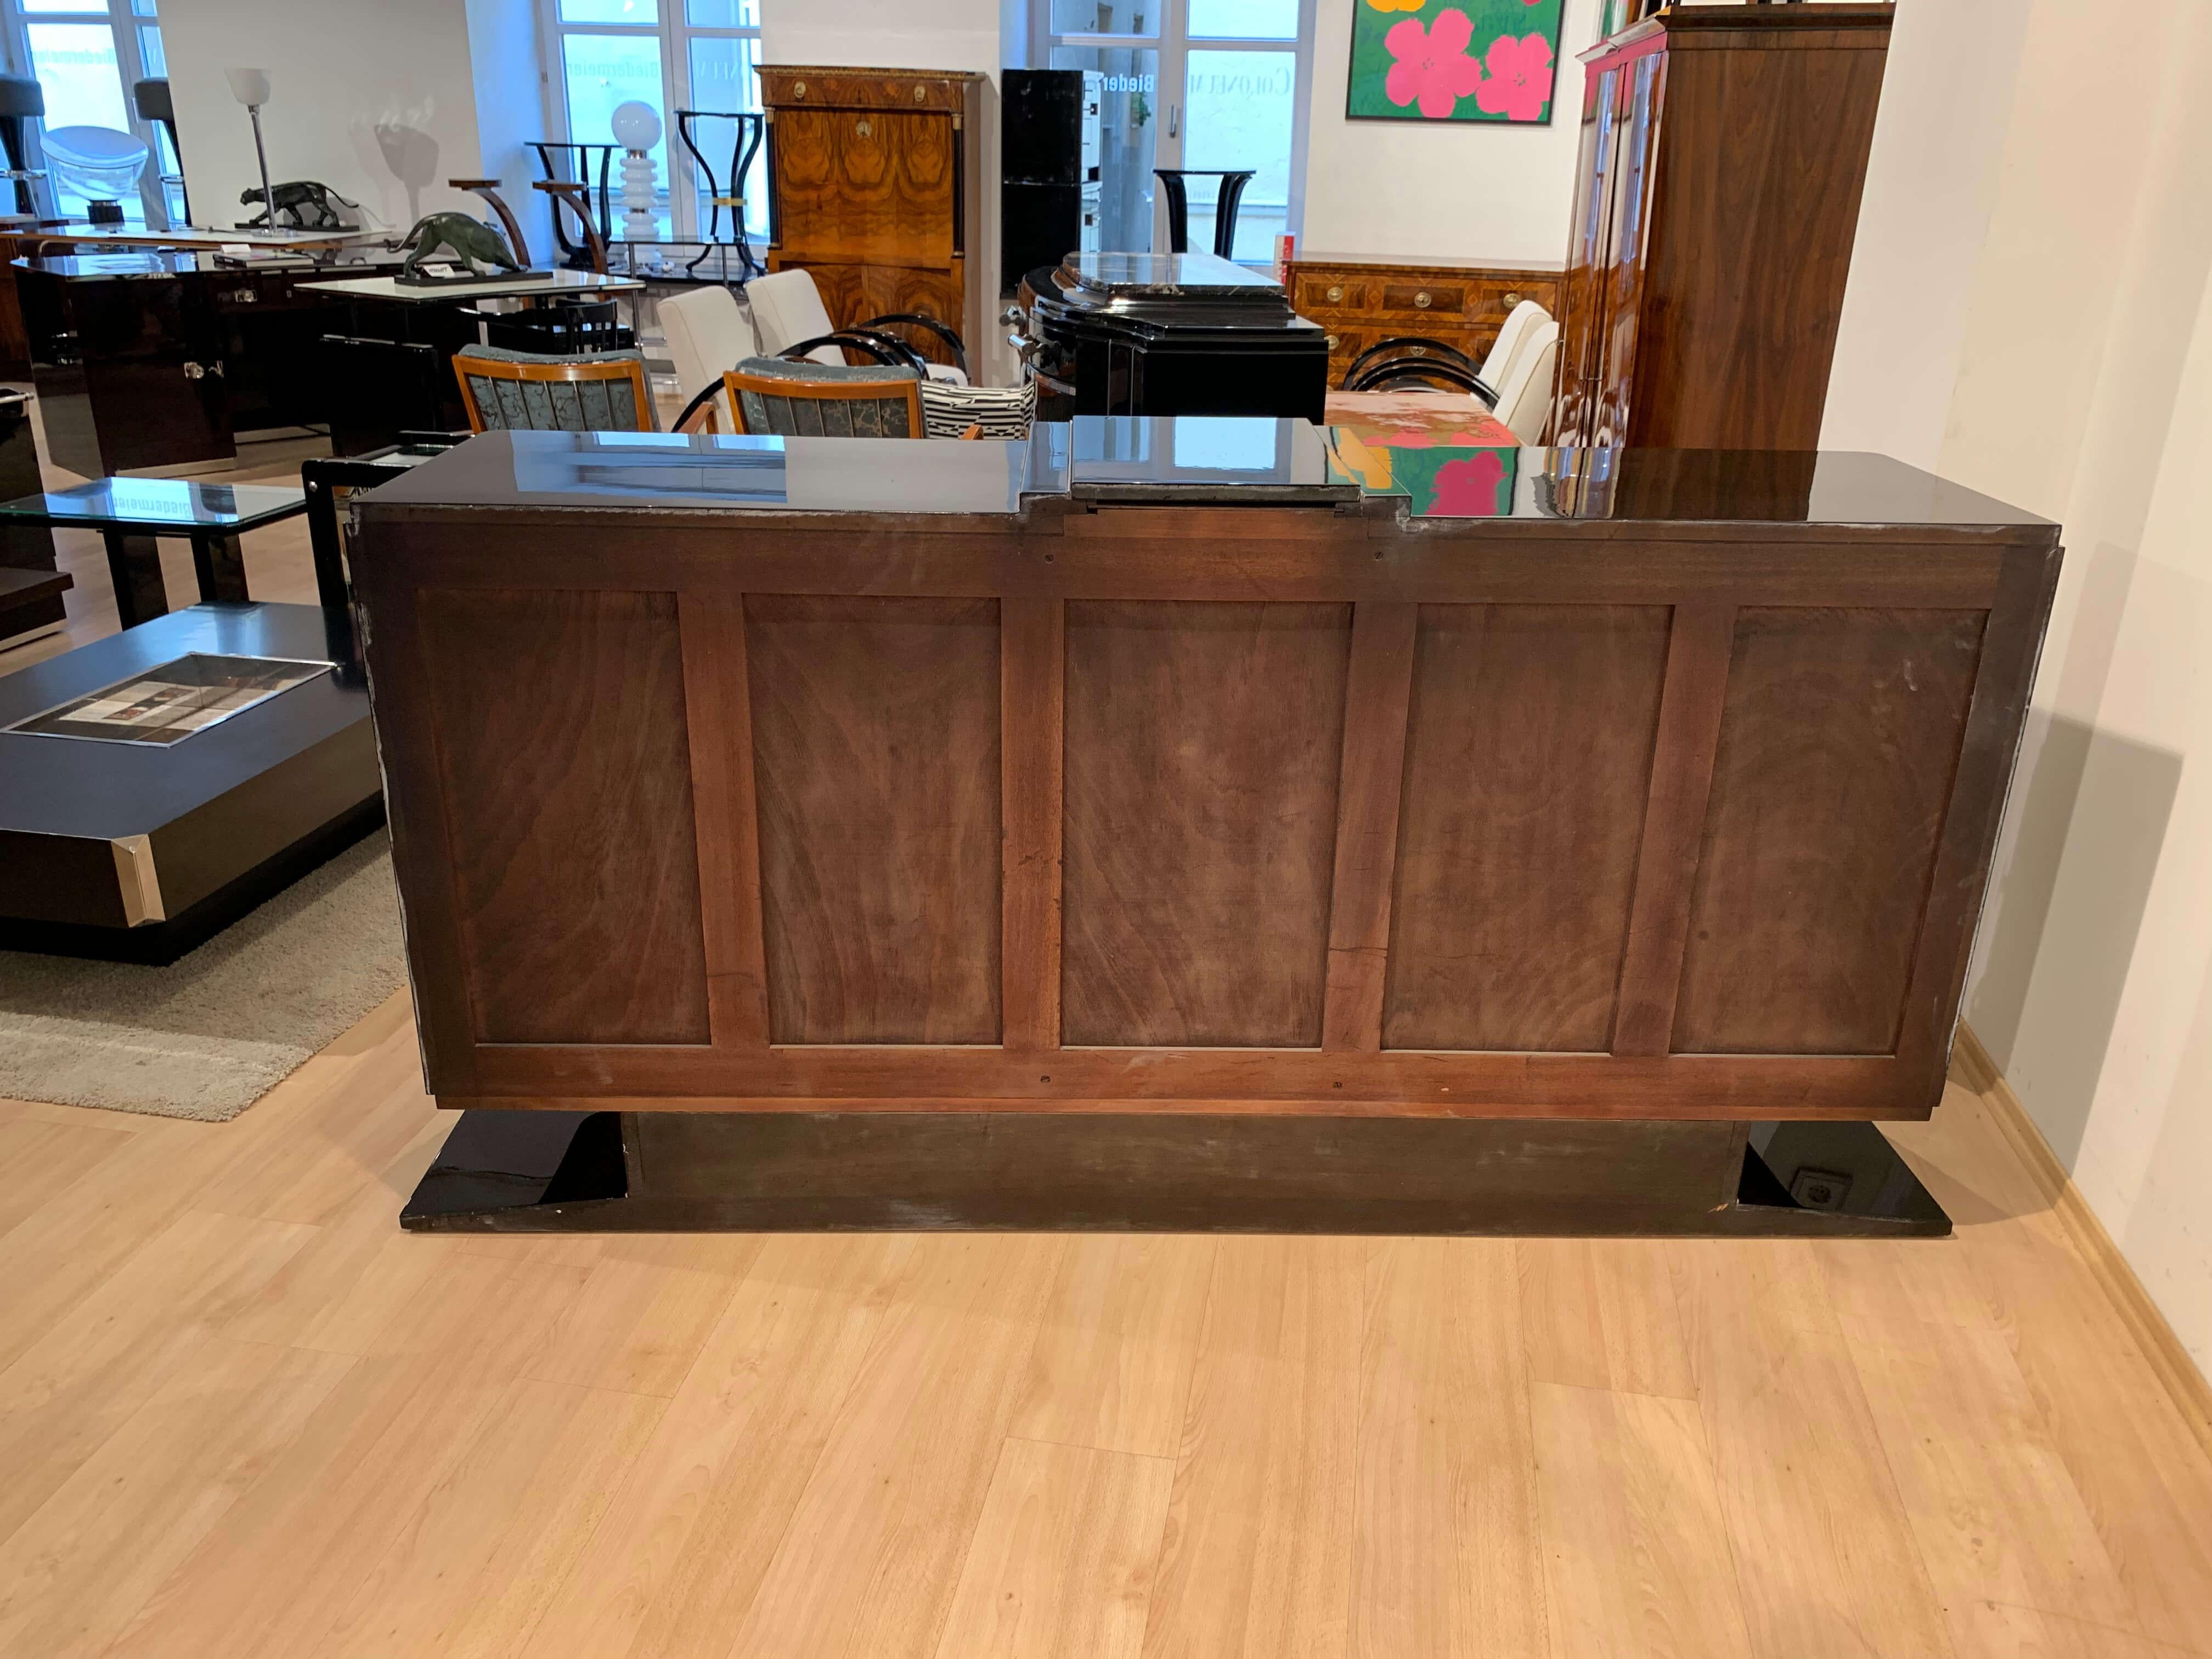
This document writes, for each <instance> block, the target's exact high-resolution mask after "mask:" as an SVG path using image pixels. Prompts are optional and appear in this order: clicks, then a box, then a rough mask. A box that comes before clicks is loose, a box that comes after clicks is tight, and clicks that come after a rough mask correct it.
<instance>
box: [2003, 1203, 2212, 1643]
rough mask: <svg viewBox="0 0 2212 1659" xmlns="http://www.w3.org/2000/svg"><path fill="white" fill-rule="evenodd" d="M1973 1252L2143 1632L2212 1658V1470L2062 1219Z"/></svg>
mask: <svg viewBox="0 0 2212 1659" xmlns="http://www.w3.org/2000/svg"><path fill="white" fill-rule="evenodd" d="M1964 1247H1965V1248H1966V1249H1967V1250H1968V1251H1970V1252H1971V1253H1972V1259H1973V1262H1974V1266H1975V1268H1976V1270H1977V1272H1978V1273H1980V1274H1981V1275H1982V1277H1983V1279H1984V1283H1985V1284H1986V1285H1988V1286H1989V1292H1990V1297H1991V1299H1992V1301H1994V1302H1995V1303H1996V1304H1997V1305H1998V1306H1999V1307H2001V1308H2002V1310H2003V1317H2004V1323H2005V1326H2006V1332H2007V1337H2008V1341H2009V1343H2010V1346H2011V1347H2012V1350H2013V1353H2014V1357H2015V1359H2016V1361H2017V1362H2018V1364H2019V1366H2020V1372H2021V1376H2022V1377H2024V1378H2025V1379H2026V1381H2027V1387H2028V1390H2029V1392H2030V1394H2031V1395H2033V1398H2034V1401H2035V1403H2036V1407H2037V1408H2038V1410H2039V1412H2040V1413H2042V1416H2043V1420H2044V1422H2045V1425H2048V1428H2049V1431H2050V1434H2051V1447H2052V1449H2053V1450H2054V1451H2055V1452H2056V1453H2057V1456H2058V1458H2059V1459H2060V1461H2061V1462H2063V1464H2064V1465H2065V1468H2066V1473H2067V1474H2068V1475H2069V1476H2070V1477H2071V1478H2072V1480H2073V1484H2074V1486H2075V1489H2076V1490H2077V1491H2079V1492H2080V1493H2081V1498H2082V1499H2083V1501H2084V1503H2085V1504H2087V1507H2088V1511H2089V1515H2090V1518H2091V1520H2092V1521H2093V1523H2094V1524H2095V1527H2096V1529H2097V1535H2098V1537H2099V1539H2100V1541H2102V1542H2103V1544H2104V1547H2105V1551H2106V1555H2107V1556H2109V1557H2110V1559H2111V1560H2112V1565H2113V1566H2114V1567H2115V1568H2116V1569H2117V1570H2118V1573H2119V1576H2120V1583H2122V1584H2123V1585H2124V1587H2125V1589H2126V1590H2127V1593H2128V1596H2129V1599H2130V1602H2131V1604H2132V1606H2133V1607H2134V1610H2135V1613H2136V1620H2137V1621H2138V1622H2139V1623H2140V1626H2141V1627H2142V1631H2143V1632H2144V1633H2145V1634H2146V1635H2148V1636H2149V1637H2150V1638H2152V1639H2153V1640H2154V1641H2160V1642H2166V1643H2168V1644H2172V1645H2175V1646H2180V1647H2197V1648H2199V1649H2203V1650H2212V1638H2208V1637H2207V1635H2206V1632H2207V1630H2208V1628H2212V1620H2208V1612H2212V1462H2208V1460H2207V1459H2206V1457H2205V1455H2204V1453H2203V1448H2202V1446H2201V1445H2200V1444H2199V1443H2198V1442H2197V1438H2196V1437H2195V1436H2194V1435H2192V1434H2191V1432H2190V1431H2189V1429H2188V1426H2187V1425H2185V1423H2184V1422H2183V1420H2182V1419H2181V1416H2180V1414H2179V1411H2178V1409H2177V1408H2176V1407H2175V1405H2174V1403H2173V1401H2172V1397H2171V1396H2169V1395H2166V1392H2165V1391H2164V1389H2162V1388H2160V1386H2159V1384H2158V1382H2157V1379H2156V1376H2155V1373H2154V1371H2153V1370H2152V1368H2151V1366H2150V1364H2149V1363H2148V1361H2147V1360H2146V1359H2145V1358H2144V1357H2143V1355H2142V1352H2140V1350H2138V1349H2137V1348H2136V1345H2135V1342H2134V1340H2133V1339H2132V1338H2131V1336H2130V1334H2129V1332H2128V1328H2127V1326H2126V1324H2125V1322H2124V1321H2123V1320H2122V1319H2121V1318H2120V1316H2119V1314H2118V1310H2116V1309H2115V1308H2114V1307H2113V1305H2112V1303H2111V1302H2110V1301H2109V1300H2107V1299H2106V1296H2105V1294H2104V1292H2103V1291H2102V1289H2101V1287H2100V1286H2099V1285H2098V1284H2097V1283H2096V1281H2095V1280H2094V1279H2093V1277H2092V1276H2091V1275H2090V1273H2089V1272H2088V1270H2087V1268H2086V1267H2083V1266H2082V1264H2081V1261H2080V1259H2079V1258H2078V1257H2077V1256H2075V1255H2074V1253H2073V1251H2072V1250H2071V1249H2069V1247H2068V1246H2067V1244H2066V1243H2065V1242H2064V1240H2063V1236H2062V1234H2061V1233H2060V1231H2059V1230H2058V1228H2057V1225H2056V1224H2055V1223H2051V1222H2050V1221H2049V1220H2048V1218H2036V1225H2028V1224H2025V1223H2022V1224H2015V1225H1991V1226H1989V1227H1985V1228H1981V1229H1977V1230H1975V1231H1974V1232H1973V1233H1972V1235H1971V1236H1969V1237H1967V1238H1966V1240H1965V1241H1964Z"/></svg>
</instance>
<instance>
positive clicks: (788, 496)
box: [125, 416, 2046, 528]
mask: <svg viewBox="0 0 2212 1659" xmlns="http://www.w3.org/2000/svg"><path fill="white" fill-rule="evenodd" d="M1334 436H1335V435H1334V433H1332V432H1328V431H1325V429H1323V428H1316V427H1312V426H1309V425H1308V424H1306V423H1305V422H1297V421H1271V420H1252V421H1247V420H1236V419H1221V418H1214V417H1204V418H1198V417H1188V418H1184V419H1181V420H1171V419H1166V418H1152V419H1127V418H1122V417H1114V416H1083V417H1081V418H1079V419H1077V420H1076V421H1074V422H1068V423H1052V422H1040V423H1039V425H1038V427H1037V428H1036V433H1035V435H1033V436H1032V438H1031V439H1030V441H1029V442H1027V443H1025V444H1024V443H1001V442H992V441H981V442H972V441H971V442H936V443H932V442H927V441H915V440H911V439H853V438H767V437H761V438H753V437H706V436H698V437H679V436H671V435H662V434H657V433H626V432H625V433H616V432H599V433H571V432H513V433H507V432H493V433H486V434H484V435H482V436H480V437H476V438H471V440H470V441H468V442H466V443H465V444H462V445H461V446H459V447H458V448H455V449H453V450H449V451H447V453H444V454H442V455H436V456H433V457H432V458H431V459H428V460H427V461H425V462H423V463H422V465H420V466H417V467H415V468H412V469H411V470H410V471H408V472H406V473H405V474H404V475H403V476H401V477H398V478H395V479H393V480H392V482H391V483H387V484H383V485H380V486H379V487H378V488H377V489H375V490H374V491H373V492H371V493H370V494H368V495H365V496H363V497H361V498H359V499H361V500H362V501H364V502H365V503H366V504H367V505H368V507H371V508H372V509H374V507H378V506H382V505H386V504H389V505H393V506H422V507H507V508H513V507H639V508H653V507H664V508H687V509H694V510H696V509H709V510H732V511H740V512H742V511H757V510H763V509H767V510H792V509H798V510H802V511H824V512H843V513H1015V512H1018V511H1019V510H1020V508H1021V506H1022V502H1023V500H1024V497H1029V498H1036V497H1051V496H1060V495H1075V496H1076V497H1078V498H1082V497H1085V496H1094V497H1096V496H1101V495H1104V496H1112V495H1116V494H1117V493H1121V488H1122V487H1124V486H1127V487H1133V488H1134V489H1136V490H1137V491H1138V492H1139V493H1141V494H1142V495H1143V496H1144V498H1145V499H1148V500H1164V501H1190V502H1191V503H1192V504H1194V505H1195V504H1198V503H1200V502H1202V501H1206V500H1209V499H1239V498H1241V499H1243V500H1248V501H1249V500H1256V499H1261V497H1259V496H1256V495H1252V494H1250V493H1249V491H1252V490H1255V489H1271V488H1276V487H1290V488H1291V489H1292V495H1291V496H1290V497H1289V498H1291V499H1298V498H1303V499H1305V500H1310V501H1315V502H1316V503H1320V502H1325V501H1331V500H1343V499H1347V498H1350V497H1352V496H1353V495H1358V494H1366V495H1380V496H1386V497H1397V498H1400V499H1401V500H1403V501H1405V503H1406V510H1407V512H1408V513H1410V514H1411V515H1413V516H1415V517H1421V518H1425V519H1428V520H1457V519H1462V518H1492V519H1512V520H1523V521H1526V520H1536V521H1543V520H1553V521H1557V520H1572V519H1578V518H1579V519H1607V520H1617V521H1642V522H1647V523H1709V524H1771V525H1775V526H1785V525H1801V526H1838V527H1844V526H1899V525H1906V526H1929V527H1934V528H1984V527H2001V528H2017V527H2023V526H2045V523H2046V521H2045V520H2041V519H2039V518H2037V517H2035V516H2034V515H2033V513H2024V512H2021V510H2019V509H2018V508H2016V507H2008V506H2006V505H2005V504H2004V503H2003V502H2002V501H1995V500H1992V499H1991V498H1990V497H1989V496H1987V495H1980V494H1978V493H1977V492H1976V491H1973V490H1971V489H1966V488H1964V487H1963V486H1960V485H1958V484H1954V483H1948V482H1946V481H1945V480H1943V479H1941V478H1938V477H1935V476H1933V475H1932V474H1929V473H1926V472H1923V471H1919V470H1918V469H1917V468H1915V467H1911V466H1907V465H1905V463H1903V462H1902V461H1896V460H1892V459H1889V458H1888V457H1887V456H1881V455H1869V454H1860V453H1820V454H1814V453H1801V452H1788V451H1781V452H1764V451H1720V450H1710V451H1695V450H1692V451H1680V450H1612V451H1571V450H1553V449H1510V448H1504V449H1498V448H1465V449H1456V450H1455V449H1453V448H1451V447H1448V446H1437V445H1425V446H1422V447H1417V448H1409V449H1406V450H1400V451H1396V452H1394V453H1396V454H1398V455H1403V456H1418V457H1420V458H1421V459H1423V461H1424V462H1425V464H1426V465H1429V467H1430V468H1431V471H1433V470H1434V469H1435V465H1436V464H1437V461H1439V460H1442V462H1443V465H1446V466H1449V465H1451V464H1452V463H1453V461H1455V460H1462V461H1464V462H1465V463H1467V464H1468V465H1469V467H1470V468H1471V470H1473V471H1479V472H1480V474H1481V476H1482V477H1483V479H1484V480H1485V484H1486V491H1487V494H1486V495H1483V496H1481V497H1480V500H1479V501H1477V498H1476V496H1475V495H1474V494H1473V493H1472V492H1468V491H1463V490H1455V489H1446V490H1443V491H1441V492H1436V493H1435V494H1434V495H1433V496H1432V498H1430V499H1427V500H1425V501H1424V500H1420V499H1419V498H1417V497H1413V496H1410V495H1408V492H1407V489H1405V488H1403V487H1402V486H1401V485H1397V484H1394V483H1392V482H1390V481H1389V480H1387V479H1376V478H1370V477H1358V478H1357V479H1356V480H1355V478H1354V477H1351V476H1347V474H1346V471H1345V470H1344V469H1342V468H1341V467H1334V468H1332V469H1331V471H1330V472H1329V473H1328V474H1326V475H1324V474H1322V473H1320V472H1317V471H1316V469H1315V465H1314V464H1315V462H1316V459H1322V458H1323V456H1324V449H1323V446H1325V445H1329V444H1333V443H1334ZM1401 470H1403V469H1401ZM125 482H136V481H125ZM1276 498H1277V499H1280V498H1283V497H1276ZM1470 501H1475V502H1476V505H1474V506H1472V507H1470V506H1469V505H1468V503H1469V502H1470Z"/></svg>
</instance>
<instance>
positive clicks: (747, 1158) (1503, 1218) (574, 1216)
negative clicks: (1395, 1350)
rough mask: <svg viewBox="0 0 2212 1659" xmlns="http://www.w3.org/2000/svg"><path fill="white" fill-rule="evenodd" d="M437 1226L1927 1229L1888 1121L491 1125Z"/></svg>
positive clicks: (492, 1120)
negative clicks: (1886, 1133) (1886, 1129)
mask: <svg viewBox="0 0 2212 1659" xmlns="http://www.w3.org/2000/svg"><path fill="white" fill-rule="evenodd" d="M400 1224H401V1225H402V1226H404V1227H406V1228H407V1229H409V1230H410V1231H492V1232H761V1231H769V1232H776V1231H1101V1232H1251V1233H1339V1234H1346V1233H1370V1234H1449V1235H1469V1236H1474V1235H1539V1236H1541V1235H1554V1236H1565V1237H1576V1236H1607V1235H1613V1236H1650V1237H1667V1236H1677V1237H1696V1236H1706V1237H1729V1236H1738V1237H1741V1236H1753V1235H1771V1236H1783V1237H1873V1238H1888V1237H1936V1236H1941V1235H1942V1234H1946V1233H1948V1232H1949V1231H1951V1223H1950V1218H1948V1216H1946V1215H1945V1214H1944V1213H1943V1211H1942V1207H1941V1206H1938V1205H1937V1204H1936V1201H1935V1200H1934V1199H1933V1198H1931V1197H1929V1194H1928V1191H1927V1189H1926V1188H1923V1186H1922V1185H1921V1184H1920V1182H1919V1181H1918V1180H1917V1178H1916V1177H1915V1176H1913V1174H1912V1172H1911V1170H1910V1169H1909V1168H1908V1167H1906V1165H1905V1162H1904V1160H1903V1159H1902V1158H1899V1157H1898V1155H1897V1153H1896V1152H1895V1151H1894V1150H1893V1149H1892V1147H1891V1146H1890V1145H1889V1142H1888V1141H1887V1139H1885V1138H1884V1137H1883V1135H1882V1133H1881V1131H1880V1130H1879V1129H1877V1128H1876V1127H1875V1126H1874V1125H1872V1124H1870V1123H1851V1122H1844V1123H1790V1124H1746V1123H1707V1122H1694V1123H1674V1122H1589V1121H1522V1120H1506V1121H1486V1120H1476V1119H1436V1118H1384V1119H1374V1118H1312V1117H1227V1116H1224V1117H1212V1116H1195V1115H1192V1116H1183V1115H1144V1116H1137V1115H1110V1116H1109V1115H1102V1116H1087V1115H1062V1114H1015V1113H1004V1112H999V1113H983V1112H954V1113H881V1112H878V1113H769V1114H738V1113H694V1112H647V1113H615V1112H540V1111H487V1110H472V1111H467V1112H464V1113H462V1114H461V1115H460V1118H459V1121H458V1122H457V1123H456V1124H455V1126H454V1128H453V1133H452V1134H451V1135H450V1136H449V1137H448V1138H447V1142H446V1146H445V1148H444V1150H443V1151H442V1152H441V1153H440V1154H439V1157H438V1160H437V1162H436V1163H435V1164H433V1165H432V1166H431V1169H430V1170H429V1173H428V1174H427V1175H426V1176H423V1178H422V1182H421V1184H420V1185H419V1186H417V1187H416V1189H415V1192H414V1194H413V1196H411V1197H410V1199H409V1200H408V1201H407V1204H406V1206H405V1208H404V1210H403V1211H402V1212H401V1214H400Z"/></svg>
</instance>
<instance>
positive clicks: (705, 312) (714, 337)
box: [660, 283, 803, 432]
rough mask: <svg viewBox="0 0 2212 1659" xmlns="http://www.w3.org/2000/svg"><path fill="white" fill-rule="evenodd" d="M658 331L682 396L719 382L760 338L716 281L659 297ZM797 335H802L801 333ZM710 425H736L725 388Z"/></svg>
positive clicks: (756, 351)
mask: <svg viewBox="0 0 2212 1659" xmlns="http://www.w3.org/2000/svg"><path fill="white" fill-rule="evenodd" d="M660 328H661V332H662V333H664V334H665V335H666V336H667V337H668V355H669V356H670V358H671V360H672V361H673V362H674V363H675V365H676V382H677V386H678V389H679V390H680V391H681V392H683V394H684V399H685V401H687V402H689V401H690V399H691V398H696V397H697V396H698V395H699V394H700V393H701V392H703V391H705V390H706V389H707V388H708V386H720V384H721V383H722V374H723V371H724V370H726V369H732V368H736V367H737V366H738V364H739V363H741V362H744V360H745V359H746V358H748V357H757V356H759V355H760V349H761V348H760V342H759V341H758V340H757V339H756V338H755V337H754V334H753V325H752V324H751V323H750V322H749V321H747V320H746V318H745V313H744V310H743V308H742V307H739V306H738V296H737V295H734V294H732V293H731V292H730V290H729V289H726V288H724V287H722V286H721V285H720V284H719V283H716V284H714V285H711V286H708V287H706V288H695V289H690V290H688V291H687V292H685V293H682V294H674V295H670V296H669V297H668V298H666V299H665V300H663V301H661V302H660ZM801 337H802V338H803V336H801ZM714 410H715V415H716V417H717V428H716V429H717V430H719V431H722V432H735V431H738V430H739V428H738V422H737V417H736V416H735V414H734V413H733V412H732V410H731V408H730V399H729V395H728V393H726V392H725V393H724V394H723V395H722V396H721V397H720V398H717V399H716V400H715V404H714Z"/></svg>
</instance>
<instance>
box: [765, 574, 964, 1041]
mask: <svg viewBox="0 0 2212 1659" xmlns="http://www.w3.org/2000/svg"><path fill="white" fill-rule="evenodd" d="M745 641H746V654H747V659H748V667H749V671H750V686H751V701H752V718H753V757H754V774H755V794H756V799H757V804H758V807H759V811H760V848H761V885H762V890H763V899H764V902H763V917H764V921H765V928H764V931H765V934H766V939H767V955H768V987H769V1031H770V1035H771V1036H772V1038H773V1040H774V1041H775V1042H796V1043H814V1042H945V1043H974V1042H982V1043H989V1042H997V1041H998V1040H999V1012H1000V1005H999V962H1000V904H999V895H1000V811H999V799H1000V796H999V790H1000V713H999V700H1000V688H999V606H998V604H997V602H996V601H995V600H990V599H823V598H803V597H771V596H763V595H758V594H754V595H749V596H748V597H747V598H746V600H745Z"/></svg>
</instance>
